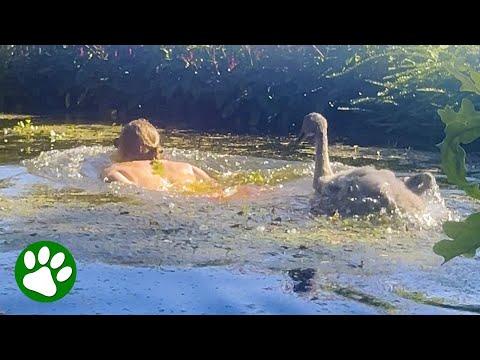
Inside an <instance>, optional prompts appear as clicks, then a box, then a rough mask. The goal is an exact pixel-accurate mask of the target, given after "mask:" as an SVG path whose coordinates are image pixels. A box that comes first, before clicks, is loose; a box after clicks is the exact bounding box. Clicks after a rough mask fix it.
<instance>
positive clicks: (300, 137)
mask: <svg viewBox="0 0 480 360" xmlns="http://www.w3.org/2000/svg"><path fill="white" fill-rule="evenodd" d="M306 137H307V134H306V133H305V131H303V130H301V131H300V134H298V136H297V139H296V140H295V143H296V144H300V143H301V142H302V141H304V140H305V139H306Z"/></svg>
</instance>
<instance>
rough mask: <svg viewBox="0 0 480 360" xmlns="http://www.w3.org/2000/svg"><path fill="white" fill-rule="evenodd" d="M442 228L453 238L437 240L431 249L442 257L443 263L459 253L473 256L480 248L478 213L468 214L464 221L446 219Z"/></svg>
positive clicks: (479, 218)
mask: <svg viewBox="0 0 480 360" xmlns="http://www.w3.org/2000/svg"><path fill="white" fill-rule="evenodd" d="M443 230H444V231H445V234H447V236H448V237H450V238H452V239H453V240H442V241H439V242H438V243H436V244H435V245H434V246H433V251H434V252H435V254H437V255H440V256H442V257H443V258H444V260H445V261H444V263H446V262H447V261H449V260H451V259H453V258H454V257H457V256H460V255H466V256H470V257H471V256H475V253H476V250H477V249H478V248H480V213H476V214H473V215H470V216H469V217H468V218H467V219H466V220H465V221H458V222H457V221H447V222H445V223H444V224H443Z"/></svg>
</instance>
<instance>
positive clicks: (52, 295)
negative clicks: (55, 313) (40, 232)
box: [15, 241, 77, 302]
mask: <svg viewBox="0 0 480 360" xmlns="http://www.w3.org/2000/svg"><path fill="white" fill-rule="evenodd" d="M76 275H77V267H76V264H75V260H74V259H73V256H72V254H71V253H70V251H68V250H67V249H66V248H65V247H64V246H62V245H60V244H58V243H55V242H53V241H39V242H36V243H33V244H30V245H29V246H27V248H25V249H24V250H23V251H22V253H21V254H20V255H19V256H18V259H17V263H16V265H15V279H16V280H17V284H18V287H19V288H20V290H21V291H22V292H23V293H24V294H25V295H26V296H28V297H29V298H30V299H32V300H36V301H40V302H53V301H56V300H59V299H61V298H63V297H64V296H65V295H67V294H68V293H69V292H70V290H71V289H72V287H73V284H74V283H75V279H76Z"/></svg>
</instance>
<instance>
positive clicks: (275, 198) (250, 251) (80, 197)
mask: <svg viewBox="0 0 480 360" xmlns="http://www.w3.org/2000/svg"><path fill="white" fill-rule="evenodd" d="M4 127H5V128H8V127H6V126H4ZM119 129H120V128H119V127H118V126H110V125H96V126H95V127H92V126H89V125H78V124H77V125H75V126H72V125H65V124H55V123H49V122H48V121H47V122H46V125H43V130H44V131H43V132H38V131H37V132H35V130H34V131H33V132H32V134H27V135H25V134H15V133H14V132H9V131H8V130H7V131H4V140H7V142H5V141H4V142H3V144H2V145H1V147H3V149H0V152H1V151H3V154H4V155H3V156H4V158H3V159H0V200H1V201H2V202H1V205H0V215H1V219H0V249H2V250H3V251H12V250H18V249H21V248H22V247H23V246H25V245H26V244H28V243H30V242H33V241H36V240H40V239H45V238H48V239H52V240H55V241H59V242H61V243H63V244H65V245H66V246H68V247H69V248H70V249H71V250H72V251H73V252H74V253H75V256H76V258H77V259H78V260H80V261H84V262H87V263H88V262H96V261H100V262H102V263H107V264H118V265H135V266H148V267H150V266H159V265H161V266H181V267H185V266H218V265H223V266H230V267H231V266H233V267H235V266H251V267H253V268H256V269H261V271H263V272H265V271H267V272H268V271H272V272H275V273H277V272H278V271H280V272H283V273H285V274H287V275H288V276H289V277H290V278H291V279H292V280H293V281H294V282H295V283H296V284H297V288H295V287H294V288H293V291H294V292H296V293H298V294H299V295H301V296H307V297H310V298H315V297H316V296H317V297H318V293H319V292H321V291H328V292H331V293H335V294H337V295H341V296H343V297H347V298H351V299H354V300H355V301H360V302H364V303H367V304H368V305H369V306H373V307H374V308H375V309H376V310H375V311H377V310H378V309H380V310H382V311H387V312H392V311H393V312H395V309H396V308H397V307H400V308H403V309H404V310H403V311H415V310H414V309H416V307H415V306H419V305H418V304H419V303H422V304H423V303H424V302H425V299H424V298H422V297H421V295H419V294H417V293H416V292H422V294H423V292H426V295H425V296H426V298H428V299H429V298H432V297H433V298H434V299H435V301H436V303H435V304H436V306H440V305H441V304H443V303H444V302H448V303H454V304H465V303H466V304H470V305H471V304H473V305H475V304H477V303H480V300H479V299H478V298H477V297H476V296H475V295H472V294H471V292H469V291H470V290H467V289H466V285H465V282H464V281H463V280H462V281H461V283H459V282H458V279H459V273H464V275H465V276H466V277H467V278H468V279H470V280H471V281H470V282H469V283H468V289H472V288H473V289H476V290H477V291H480V283H479V281H478V280H476V278H478V277H476V278H475V277H472V276H470V275H471V274H472V273H474V272H475V271H478V270H480V268H479V266H480V265H479V262H478V260H477V259H475V258H474V259H464V258H460V259H456V260H453V261H452V262H451V263H449V264H447V265H445V266H443V267H440V264H441V260H442V259H441V258H439V257H438V256H436V255H435V254H434V253H433V251H432V245H433V244H434V243H435V242H436V241H438V240H441V239H443V238H445V236H444V235H443V234H442V229H441V223H442V221H444V220H446V219H453V220H455V219H460V218H464V217H465V216H466V215H468V214H469V213H471V212H473V211H476V210H478V209H479V206H478V204H476V203H473V202H472V201H470V200H469V199H468V198H466V197H465V196H464V195H463V194H462V193H461V192H459V191H457V190H455V189H454V188H452V187H449V186H447V185H446V184H445V181H444V178H443V177H442V176H441V175H440V171H439V168H438V163H439V159H438V154H436V153H428V152H416V151H411V150H405V149H379V148H358V147H353V146H346V145H333V146H331V150H332V160H333V161H334V163H333V167H334V171H338V170H341V169H345V168H346V167H347V166H362V165H374V166H376V167H377V168H388V169H391V170H394V171H396V172H397V174H398V175H399V176H408V175H409V174H412V173H415V172H418V171H425V170H428V171H432V172H433V173H434V174H435V175H436V176H437V181H438V182H439V184H440V187H441V190H440V191H439V192H436V193H434V194H429V196H428V197H427V200H428V207H427V210H426V211H425V213H424V214H421V215H420V216H416V217H409V216H398V215H396V216H374V217H371V218H369V219H351V218H350V219H339V218H338V217H335V216H333V217H326V216H323V217H314V216H312V215H311V214H310V212H309V210H310V206H309V205H310V200H311V199H312V196H313V195H314V194H313V189H312V177H313V149H312V147H311V146H308V145H302V146H300V147H291V146H289V142H290V140H291V139H279V138H262V137H239V136H225V135H213V134H195V133H189V132H178V131H169V132H165V133H164V141H165V147H166V151H165V153H166V155H165V156H166V158H168V159H171V160H177V161H187V162H189V163H192V164H194V165H197V166H199V167H201V168H202V169H204V170H205V171H207V172H208V173H209V174H211V175H212V176H213V177H215V178H216V179H217V180H218V181H219V182H220V183H222V184H224V185H225V186H231V185H234V184H241V183H257V184H263V185H264V186H265V187H267V188H268V190H267V191H265V192H264V193H263V194H262V195H261V196H258V197H255V198H253V199H248V200H243V201H229V202H225V201H218V200H213V199H210V198H208V197H205V196H203V194H198V195H197V196H193V195H189V196H186V195H185V194H175V193H167V192H152V191H145V190H141V189H137V188H134V187H130V186H125V185H121V184H115V183H112V184H107V183H104V182H103V181H102V179H101V177H100V172H101V170H102V169H103V168H104V167H105V166H107V165H108V164H110V163H111V160H110V156H111V155H112V153H113V151H114V148H113V146H111V143H112V140H113V138H114V137H115V136H116V135H117V134H118V131H119ZM52 131H54V133H55V135H52ZM57 134H59V135H58V136H57V137H55V136H56V135H57ZM52 139H53V141H52ZM0 140H1V139H0ZM27 149H28V150H27ZM450 264H451V265H450ZM454 267H455V268H454ZM464 267H465V269H466V268H468V269H470V271H466V270H465V269H464ZM305 269H306V270H305ZM308 269H311V271H310V270H308ZM455 269H456V270H455ZM305 271H306V272H305ZM309 271H310V272H309ZM298 274H300V275H298ZM427 289H428V291H427ZM473 293H475V291H473ZM315 294H317V295H315ZM412 294H414V295H412ZM477 294H478V292H477ZM422 296H423V295H422ZM406 298H407V300H405V299H406ZM444 298H446V299H447V300H442V299H444ZM0 310H1V309H0ZM460 310H461V309H460ZM474 310H475V309H474ZM372 311H373V310H372ZM422 311H427V312H428V310H422Z"/></svg>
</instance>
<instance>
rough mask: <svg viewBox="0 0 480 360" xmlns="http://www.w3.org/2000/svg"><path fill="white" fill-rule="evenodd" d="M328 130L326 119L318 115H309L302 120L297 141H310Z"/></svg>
mask: <svg viewBox="0 0 480 360" xmlns="http://www.w3.org/2000/svg"><path fill="white" fill-rule="evenodd" d="M327 129H328V123H327V119H325V117H323V116H322V115H321V114H319V113H315V112H314V113H310V114H308V115H306V116H305V117H304V118H303V124H302V128H301V129H300V134H299V135H298V141H299V142H300V141H302V140H311V139H313V138H315V137H316V136H317V134H319V133H320V134H326V133H327Z"/></svg>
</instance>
